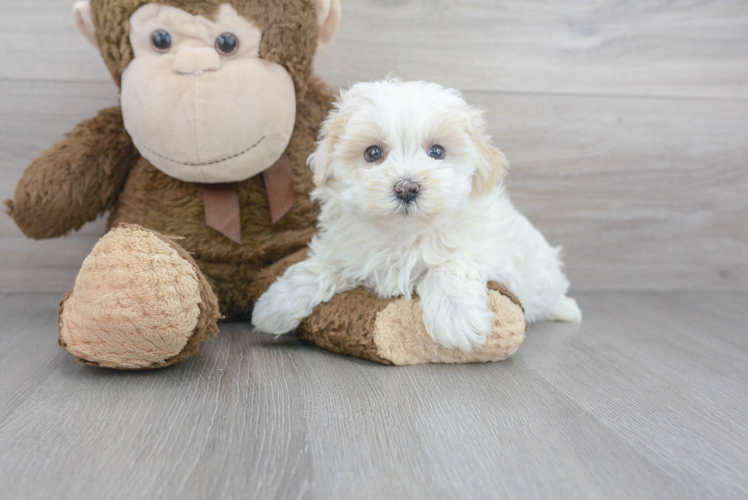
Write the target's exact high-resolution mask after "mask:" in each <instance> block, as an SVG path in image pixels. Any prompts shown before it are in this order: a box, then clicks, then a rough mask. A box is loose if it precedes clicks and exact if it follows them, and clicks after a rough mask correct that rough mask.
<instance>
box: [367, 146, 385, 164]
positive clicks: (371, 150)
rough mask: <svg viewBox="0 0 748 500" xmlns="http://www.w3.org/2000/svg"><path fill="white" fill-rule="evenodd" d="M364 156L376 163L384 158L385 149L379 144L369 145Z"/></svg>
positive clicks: (370, 161)
mask: <svg viewBox="0 0 748 500" xmlns="http://www.w3.org/2000/svg"><path fill="white" fill-rule="evenodd" d="M364 158H365V159H366V161H368V162H369V163H374V162H377V161H379V160H381V159H382V158H384V151H383V150H382V148H380V147H379V146H369V147H368V148H367V149H366V152H364Z"/></svg>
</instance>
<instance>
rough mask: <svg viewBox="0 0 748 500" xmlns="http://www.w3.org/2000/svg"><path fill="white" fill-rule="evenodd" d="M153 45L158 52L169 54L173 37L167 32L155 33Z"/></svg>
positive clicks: (152, 37)
mask: <svg viewBox="0 0 748 500" xmlns="http://www.w3.org/2000/svg"><path fill="white" fill-rule="evenodd" d="M151 45H152V46H153V48H154V49H155V50H156V52H169V49H170V48H171V35H170V34H169V32H168V31H165V30H157V31H154V32H153V34H152V35H151Z"/></svg>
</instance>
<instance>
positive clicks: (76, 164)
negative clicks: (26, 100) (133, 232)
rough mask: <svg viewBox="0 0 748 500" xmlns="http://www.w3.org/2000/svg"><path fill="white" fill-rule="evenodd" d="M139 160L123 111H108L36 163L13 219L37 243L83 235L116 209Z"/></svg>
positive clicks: (11, 207)
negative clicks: (82, 230) (81, 231)
mask: <svg viewBox="0 0 748 500" xmlns="http://www.w3.org/2000/svg"><path fill="white" fill-rule="evenodd" d="M138 157H139V155H138V152H137V150H136V149H135V146H133V143H132V140H131V139H130V136H129V135H128V134H127V132H126V131H125V126H124V122H123V120H122V110H121V109H120V107H119V106H116V107H113V108H108V109H104V110H102V111H100V112H99V114H98V115H97V116H96V117H94V118H90V119H88V120H85V121H83V122H81V123H80V124H78V125H77V126H76V127H75V129H73V131H72V132H70V134H69V135H68V136H67V137H66V138H65V139H63V140H62V141H60V142H58V143H57V144H55V145H54V146H52V147H51V148H50V149H49V150H47V151H46V152H45V153H43V154H42V155H41V156H40V157H39V158H37V159H36V160H34V162H33V163H32V164H31V165H30V166H29V167H28V168H27V169H26V171H25V172H24V173H23V176H22V177H21V180H20V182H19V183H18V186H17V187H16V192H15V197H14V199H13V200H8V201H6V202H5V204H6V205H7V207H8V215H10V216H11V217H12V218H13V220H14V221H15V222H16V224H18V227H20V228H21V231H23V233H24V234H25V235H26V236H28V237H29V238H33V239H45V238H55V237H58V236H62V235H64V234H67V233H69V232H70V231H73V230H77V229H80V228H81V226H83V224H85V223H86V222H89V221H92V220H94V219H96V217H98V216H99V215H100V214H101V213H103V212H105V211H106V210H108V209H110V208H112V206H113V205H114V203H115V201H116V200H117V196H118V195H119V193H120V191H121V190H122V187H123V186H124V183H125V180H126V179H127V174H128V173H129V172H130V168H131V167H132V165H134V164H135V162H136V161H137V159H138Z"/></svg>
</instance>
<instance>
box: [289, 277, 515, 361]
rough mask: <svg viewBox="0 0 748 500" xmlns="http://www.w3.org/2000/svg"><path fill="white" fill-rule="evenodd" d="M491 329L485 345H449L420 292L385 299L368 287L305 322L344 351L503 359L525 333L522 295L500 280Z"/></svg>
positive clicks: (314, 337) (491, 299) (391, 357)
mask: <svg viewBox="0 0 748 500" xmlns="http://www.w3.org/2000/svg"><path fill="white" fill-rule="evenodd" d="M488 288H489V291H488V307H489V310H490V311H491V312H492V313H493V315H494V317H493V320H492V322H491V333H490V334H489V336H488V337H487V338H486V344H485V345H484V346H483V347H482V348H480V349H473V350H472V351H471V352H468V353H466V352H463V351H461V350H459V349H448V348H446V347H444V346H442V345H440V344H438V343H436V342H434V340H432V339H431V337H429V335H428V334H427V333H426V327H425V326H424V324H423V319H422V313H421V306H420V303H419V301H418V299H417V298H413V300H409V299H407V298H405V297H401V298H398V299H394V300H387V299H381V298H379V297H377V296H376V295H375V294H372V293H371V292H369V291H368V290H366V289H365V288H357V289H355V290H351V291H349V292H345V293H342V294H340V295H336V296H335V297H333V298H332V300H330V301H329V302H326V303H324V304H321V305H320V306H318V307H317V308H316V309H315V310H314V312H313V313H312V315H311V316H309V317H308V318H307V319H306V320H304V322H303V323H302V325H301V328H300V330H299V334H300V336H301V337H302V338H303V339H306V340H309V341H311V342H314V343H315V344H317V345H319V346H320V347H324V348H325V349H329V350H331V351H335V352H338V353H341V354H348V355H351V356H358V357H361V358H366V359H370V360H372V361H377V362H379V363H384V364H395V365H416V364H422V363H482V362H487V361H503V360H505V359H507V358H508V357H510V356H511V355H512V354H514V353H515V352H516V351H517V349H519V346H520V344H522V341H523V340H524V338H525V329H526V324H525V315H524V311H523V309H522V306H521V305H520V303H519V301H518V300H517V299H516V297H514V295H512V294H511V293H510V292H509V291H508V290H507V289H506V288H504V287H503V286H501V285H499V284H498V283H493V282H492V283H489V284H488Z"/></svg>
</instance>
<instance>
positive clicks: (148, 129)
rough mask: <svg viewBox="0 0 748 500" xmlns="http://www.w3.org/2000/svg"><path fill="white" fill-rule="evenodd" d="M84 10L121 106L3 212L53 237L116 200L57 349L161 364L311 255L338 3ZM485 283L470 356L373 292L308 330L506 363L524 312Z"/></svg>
mask: <svg viewBox="0 0 748 500" xmlns="http://www.w3.org/2000/svg"><path fill="white" fill-rule="evenodd" d="M74 13H75V19H76V22H77V24H78V26H79V27H80V28H81V30H82V31H83V33H84V34H85V35H86V37H87V38H88V39H89V40H90V41H91V42H92V43H93V44H94V45H96V46H97V47H98V48H99V49H100V51H101V54H102V56H103V58H104V61H105V62H106V65H107V67H108V68H109V70H110V71H111V73H112V76H113V77H114V80H115V82H116V83H117V85H118V86H119V87H120V90H121V106H120V107H115V108H111V109H107V110H103V111H102V112H100V113H99V115H98V116H97V117H95V118H92V119H90V120H87V121H84V122H83V123H81V124H80V125H78V126H77V127H76V128H75V129H74V130H73V131H72V132H71V133H70V135H69V136H68V137H67V138H66V139H64V140H63V141H61V142H59V143H58V144H56V145H55V146H53V147H52V148H51V149H50V150H48V151H47V152H46V153H44V154H43V155H42V156H41V157H40V158H38V159H37V160H35V161H34V163H33V164H32V165H31V166H30V167H29V168H28V169H27V170H26V172H25V173H24V175H23V177H22V179H21V181H20V182H19V184H18V187H17V189H16V192H15V198H14V200H13V201H8V202H7V205H8V213H9V214H10V216H11V217H13V219H14V220H15V221H16V223H17V224H18V226H19V227H20V228H21V230H22V231H23V232H24V233H25V234H26V235H27V236H29V237H31V238H35V239H42V238H54V237H58V236H62V235H65V234H67V233H69V232H70V231H73V230H77V229H79V228H80V227H81V226H82V225H83V224H85V223H86V222H89V221H91V220H93V219H95V218H96V217H97V216H99V215H100V214H102V213H104V212H107V211H111V215H110V218H109V226H108V228H109V231H108V233H107V234H106V235H105V236H104V237H103V238H102V239H101V240H100V241H99V243H97V245H96V246H95V247H94V249H93V251H92V252H91V254H90V255H89V256H88V258H87V259H86V260H85V262H84V264H83V267H82V268H81V271H80V273H79V275H78V278H77V279H76V282H75V286H74V287H73V289H71V290H70V291H69V292H68V293H67V294H66V295H65V297H64V298H63V299H62V301H61V303H60V314H59V331H60V344H61V345H62V346H63V347H64V348H65V349H66V350H68V351H69V352H70V353H72V354H73V355H74V356H76V357H77V358H78V359H79V360H80V361H82V362H84V363H88V364H92V365H98V366H103V367H110V368H121V369H143V368H157V367H163V366H167V365H170V364H173V363H176V362H179V361H181V360H183V359H186V358H187V357H189V356H191V355H192V354H194V353H195V352H197V350H198V348H199V346H200V344H201V343H202V342H204V341H205V340H207V339H208V338H209V337H211V336H212V335H214V334H215V333H216V332H217V331H218V328H217V321H218V320H219V319H221V314H223V316H224V317H227V318H232V319H244V318H249V316H250V314H251V311H252V304H253V303H254V301H255V300H256V299H257V298H258V297H259V296H260V295H261V294H262V293H263V292H264V291H265V290H266V289H267V287H268V286H269V284H270V283H272V281H273V280H274V279H275V278H276V277H277V276H279V275H280V274H282V272H283V271H284V270H285V269H286V268H287V267H288V266H289V265H291V264H293V263H294V262H297V261H299V260H301V259H302V258H303V256H304V253H305V249H306V245H307V243H308V241H309V240H310V238H311V236H312V234H313V232H314V222H315V218H316V211H315V207H314V205H313V204H312V203H311V202H310V200H309V196H308V194H309V192H310V191H311V189H312V181H311V174H310V171H309V169H308V168H307V167H306V165H305V162H306V158H307V156H308V155H309V153H310V152H311V151H312V150H313V147H314V141H315V138H316V134H317V131H318V128H319V125H320V123H321V122H322V120H323V119H324V117H325V115H326V113H327V112H328V110H329V108H330V106H331V102H332V93H331V91H330V89H329V88H328V87H327V86H326V85H325V84H324V83H322V82H321V81H320V80H318V79H317V77H315V76H314V75H313V73H312V61H313V58H314V54H315V52H316V50H317V49H318V47H321V46H324V45H325V44H326V43H327V42H329V41H330V39H331V38H332V36H333V35H334V33H335V31H336V29H337V26H338V22H339V19H340V5H339V0H201V1H192V0H159V2H158V3H153V2H150V1H148V0H91V2H90V5H89V4H88V3H86V2H79V3H78V4H76V6H75V9H74ZM491 287H492V289H493V290H495V291H492V292H491V294H490V296H491V299H490V300H491V307H492V309H493V310H494V311H495V312H496V321H495V335H494V336H492V337H491V338H490V339H489V341H488V343H487V346H486V348H485V349H483V350H482V351H480V352H475V353H472V354H465V353H462V352H452V351H449V350H445V349H443V348H439V347H437V346H436V345H435V344H433V342H431V340H430V339H429V338H428V337H427V336H426V334H425V331H424V329H423V327H422V325H421V321H420V317H419V315H418V303H417V301H407V300H406V299H398V300H394V301H390V300H382V299H379V298H377V297H374V296H372V295H371V294H370V293H369V292H367V291H366V290H354V291H351V292H348V293H345V294H342V295H340V296H338V297H336V298H335V299H333V300H332V301H331V302H330V303H328V304H324V305H322V306H320V307H319V308H318V309H317V310H316V311H315V312H314V314H313V315H312V316H311V317H310V318H308V320H307V321H306V322H305V323H304V324H303V325H302V328H301V331H300V334H301V336H302V337H304V338H307V339H309V340H312V341H314V342H316V343H317V344H319V345H321V346H322V347H325V348H328V349H331V350H334V351H337V352H341V353H345V354H352V355H357V356H361V357H366V358H369V359H373V360H376V361H379V362H383V363H396V364H412V363H422V362H465V361H488V360H499V359H505V358H506V357H508V356H510V355H511V354H513V353H514V351H516V349H517V348H518V346H519V344H520V343H521V341H522V339H523V337H524V330H525V326H524V325H525V324H524V317H523V314H522V311H521V306H519V304H518V303H517V301H516V299H514V298H513V297H512V296H511V294H510V293H508V292H507V291H505V290H503V289H502V288H501V287H499V286H497V285H491ZM219 306H220V313H219Z"/></svg>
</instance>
